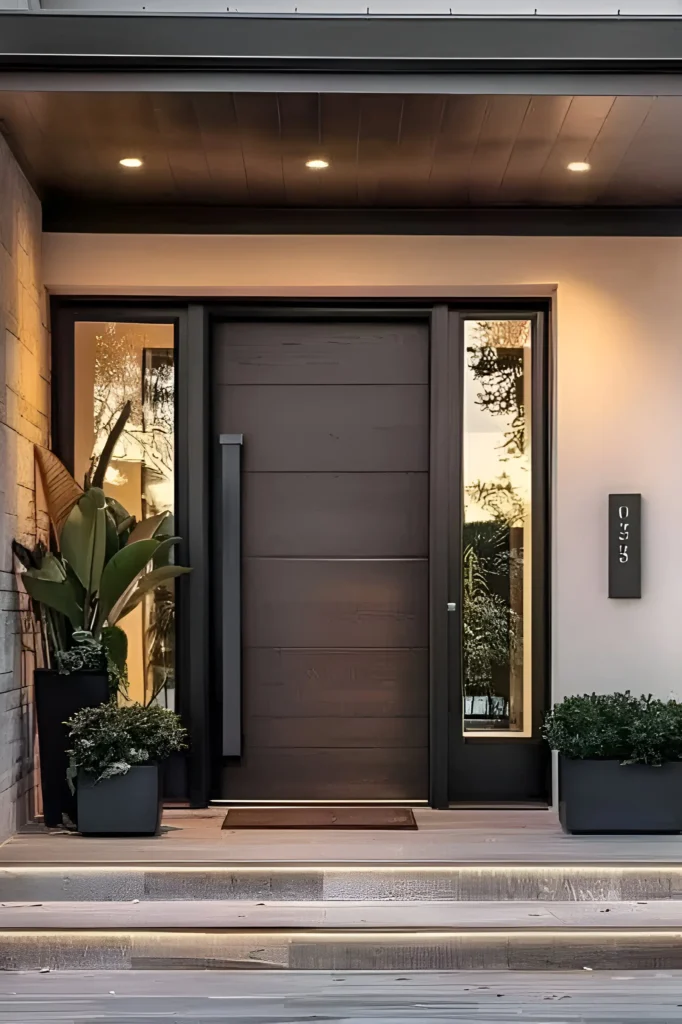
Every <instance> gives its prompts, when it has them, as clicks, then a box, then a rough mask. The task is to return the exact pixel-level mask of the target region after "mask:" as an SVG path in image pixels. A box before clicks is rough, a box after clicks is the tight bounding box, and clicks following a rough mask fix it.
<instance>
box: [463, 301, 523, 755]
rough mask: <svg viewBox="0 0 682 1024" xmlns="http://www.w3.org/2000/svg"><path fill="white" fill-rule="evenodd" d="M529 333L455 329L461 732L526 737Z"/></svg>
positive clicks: (508, 325)
mask: <svg viewBox="0 0 682 1024" xmlns="http://www.w3.org/2000/svg"><path fill="white" fill-rule="evenodd" d="M531 339H532V331H531V324H530V322H529V321H527V320H484V321H478V320H466V321H465V324H464V352H465V355H464V361H465V367H464V435H463V445H464V449H463V474H464V519H463V523H464V526H463V560H462V565H463V602H464V607H463V681H464V682H463V701H464V709H463V711H464V713H463V722H464V731H465V732H466V733H467V734H469V735H470V734H472V733H483V734H485V733H490V732H491V731H494V732H495V734H496V735H499V733H501V732H502V733H504V732H507V733H509V734H514V735H517V736H529V735H530V734H531V727H532V723H531V665H530V650H531V647H530V628H531V615H530V607H531V605H530V598H531V587H530V567H531V542H530V538H531V452H530V445H531V431H530V416H531V408H530V394H531Z"/></svg>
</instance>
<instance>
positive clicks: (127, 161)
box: [119, 156, 142, 167]
mask: <svg viewBox="0 0 682 1024" xmlns="http://www.w3.org/2000/svg"><path fill="white" fill-rule="evenodd" d="M119 163H120V165H121V167H142V161H141V160H140V158H139V156H124V157H123V159H122V160H119Z"/></svg>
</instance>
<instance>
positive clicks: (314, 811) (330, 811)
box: [223, 807, 417, 829]
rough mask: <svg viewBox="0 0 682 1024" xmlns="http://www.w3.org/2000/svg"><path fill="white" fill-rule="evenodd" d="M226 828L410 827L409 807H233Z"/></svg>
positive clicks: (224, 825) (414, 826)
mask: <svg viewBox="0 0 682 1024" xmlns="http://www.w3.org/2000/svg"><path fill="white" fill-rule="evenodd" d="M223 828H347V829H362V828H369V829H371V828H409V829H416V828H417V822H416V821H415V819H414V814H413V813H412V811H411V810H410V808H409V807H232V808H231V809H230V810H229V811H228V812H227V814H226V815H225V821H224V822H223Z"/></svg>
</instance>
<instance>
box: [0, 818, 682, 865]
mask: <svg viewBox="0 0 682 1024" xmlns="http://www.w3.org/2000/svg"><path fill="white" fill-rule="evenodd" d="M226 813H227V808H225V807H210V808H208V809H204V810H196V811H189V810H175V809H174V810H166V811H165V812H164V816H163V826H162V834H161V835H160V836H157V837H150V838H135V839H115V840H114V839H110V838H87V837H84V836H79V835H75V834H73V833H70V832H54V831H48V830H47V829H45V828H44V827H43V826H42V825H41V824H38V823H34V824H31V825H28V826H27V827H26V828H25V829H24V830H22V832H21V833H19V834H18V835H16V836H14V837H12V838H11V839H8V840H7V841H6V842H5V843H4V844H2V846H0V867H2V866H10V865H18V864H20V865H22V866H26V865H28V864H35V865H41V864H45V865H47V864H65V863H68V864H111V863H115V864H117V865H125V864H152V863H157V864H158V863H166V864H178V865H180V864H202V865H211V864H218V865H219V864H264V865H266V864H291V865H296V864H301V865H305V864H377V865H379V864H382V865H391V864H396V865H399V864H403V865H404V864H432V865H438V864H478V865H485V864H486V863H489V864H628V863H630V864H647V863H649V864H682V835H679V836H678V835H674V836H637V835H633V836H567V835H565V834H564V833H563V832H562V830H561V827H560V826H559V823H558V820H557V817H556V815H555V813H554V812H553V811H551V810H518V811H517V810H514V811H502V810H452V811H434V810H430V809H426V808H417V809H415V817H416V819H417V823H418V825H419V830H418V831H416V832H409V831H357V832H351V831H338V832H334V831H321V830H319V831H318V830H306V831H293V830H292V831H289V830H279V829H278V830H267V831H257V830H253V831H252V830H234V831H231V830H223V829H222V828H221V826H222V823H223V819H224V817H225V814H226Z"/></svg>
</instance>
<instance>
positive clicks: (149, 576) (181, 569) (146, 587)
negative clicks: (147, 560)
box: [117, 565, 192, 621]
mask: <svg viewBox="0 0 682 1024" xmlns="http://www.w3.org/2000/svg"><path fill="white" fill-rule="evenodd" d="M191 571H192V570H191V569H188V568H186V566H184V565H164V566H162V567H161V568H160V569H152V571H151V572H146V573H145V574H144V576H141V577H140V579H139V580H138V583H137V586H136V587H135V589H134V590H133V593H132V596H131V597H130V598H129V600H128V602H127V603H126V605H125V606H124V608H123V611H122V612H121V613H120V614H119V616H118V620H117V621H120V620H121V619H122V618H124V616H126V615H129V614H130V612H132V611H134V610H135V608H137V606H138V605H139V603H140V601H141V600H142V598H143V597H144V596H145V594H149V593H151V592H152V591H154V590H156V588H157V587H160V586H161V585H162V584H163V583H167V582H168V581H169V580H173V579H175V578H176V577H177V576H183V575H184V574H185V573H188V572H191Z"/></svg>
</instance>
